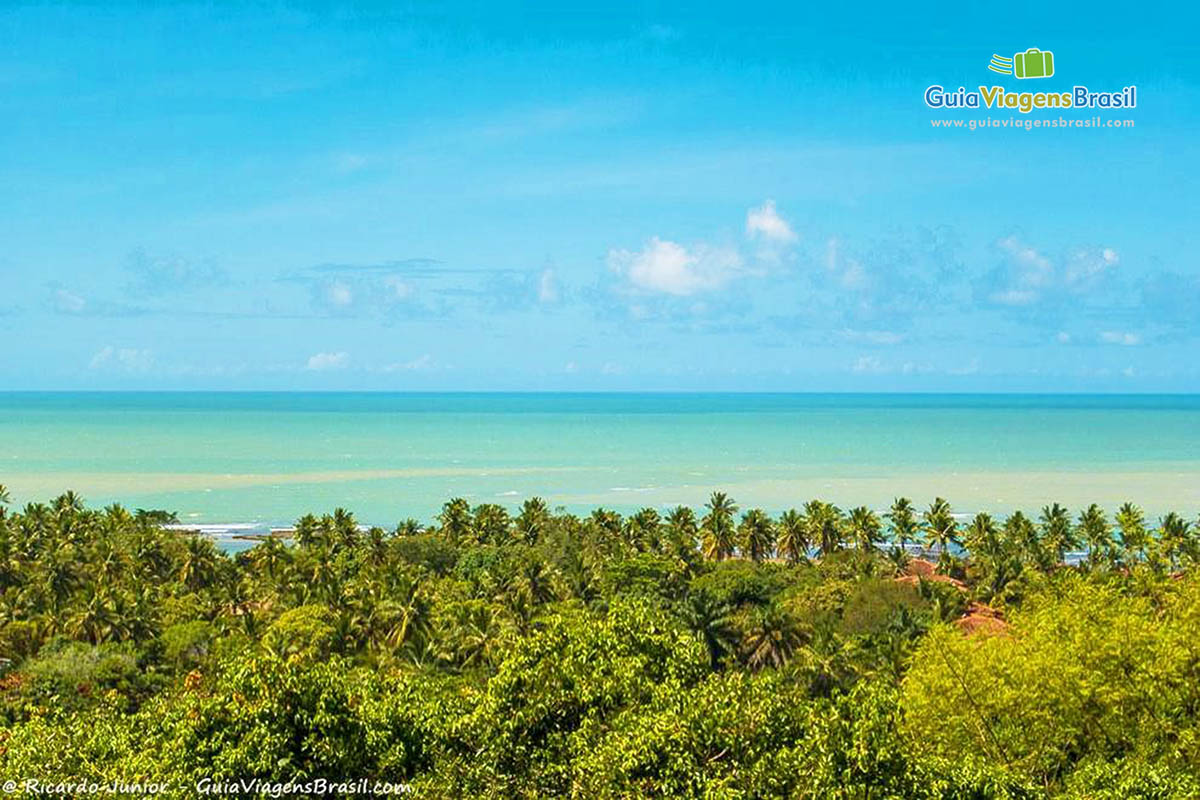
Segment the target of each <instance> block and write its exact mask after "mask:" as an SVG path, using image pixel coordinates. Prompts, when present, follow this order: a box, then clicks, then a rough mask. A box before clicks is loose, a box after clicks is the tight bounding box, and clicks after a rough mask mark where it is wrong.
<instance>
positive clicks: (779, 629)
mask: <svg viewBox="0 0 1200 800" xmlns="http://www.w3.org/2000/svg"><path fill="white" fill-rule="evenodd" d="M804 640H805V634H804V630H803V629H802V628H801V627H800V625H799V624H798V623H797V622H796V621H795V620H794V619H792V618H791V617H790V616H788V615H787V614H785V613H783V612H782V611H780V610H779V609H778V608H776V607H775V606H768V607H766V608H763V609H759V610H757V611H756V612H755V613H754V614H753V616H752V617H751V619H750V628H749V630H747V631H746V635H745V637H744V639H743V641H742V649H743V652H744V653H745V658H746V664H747V666H749V667H750V668H751V669H762V668H764V667H782V666H783V665H784V664H786V663H787V662H788V661H789V660H791V658H792V656H793V655H794V654H795V652H796V651H797V650H798V649H800V647H801V646H802V645H803V644H804Z"/></svg>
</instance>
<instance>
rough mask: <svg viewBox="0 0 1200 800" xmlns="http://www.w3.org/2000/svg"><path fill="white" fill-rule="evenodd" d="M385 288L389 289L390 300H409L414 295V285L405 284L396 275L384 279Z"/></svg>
mask: <svg viewBox="0 0 1200 800" xmlns="http://www.w3.org/2000/svg"><path fill="white" fill-rule="evenodd" d="M383 286H384V288H385V289H387V294H388V299H389V300H407V299H408V298H410V297H412V294H413V287H412V284H411V283H405V282H404V281H402V280H401V279H400V278H397V277H396V276H394V275H389V276H388V277H386V278H384V279H383ZM351 299H353V298H351Z"/></svg>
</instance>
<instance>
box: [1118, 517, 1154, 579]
mask: <svg viewBox="0 0 1200 800" xmlns="http://www.w3.org/2000/svg"><path fill="white" fill-rule="evenodd" d="M1116 520H1117V538H1118V539H1119V540H1120V542H1121V560H1122V561H1124V562H1125V564H1126V565H1128V564H1130V563H1131V562H1133V561H1140V560H1142V559H1144V558H1145V557H1146V545H1147V543H1148V540H1147V534H1146V515H1145V514H1143V513H1142V510H1141V509H1140V508H1138V507H1137V506H1135V505H1134V504H1133V503H1123V504H1122V505H1121V507H1120V508H1118V509H1117V516H1116Z"/></svg>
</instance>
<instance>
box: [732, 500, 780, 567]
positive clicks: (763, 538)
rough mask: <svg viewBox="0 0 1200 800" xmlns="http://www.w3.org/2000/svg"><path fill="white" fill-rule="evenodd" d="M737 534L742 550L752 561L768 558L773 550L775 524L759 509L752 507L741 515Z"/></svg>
mask: <svg viewBox="0 0 1200 800" xmlns="http://www.w3.org/2000/svg"><path fill="white" fill-rule="evenodd" d="M738 535H739V538H740V539H741V545H742V552H743V553H745V554H746V555H748V556H749V557H750V558H751V559H752V560H754V561H762V560H763V559H765V558H770V557H771V555H772V554H773V553H774V552H775V524H774V523H773V522H772V521H771V518H770V517H768V516H767V515H766V513H765V512H763V511H762V510H761V509H758V508H752V509H750V510H749V511H747V512H746V513H745V514H743V515H742V524H741V525H740V526H739V527H738Z"/></svg>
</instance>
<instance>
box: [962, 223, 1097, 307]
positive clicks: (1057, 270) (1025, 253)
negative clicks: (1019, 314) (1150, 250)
mask: <svg viewBox="0 0 1200 800" xmlns="http://www.w3.org/2000/svg"><path fill="white" fill-rule="evenodd" d="M996 247H997V249H998V250H999V251H1000V252H1001V254H1002V256H1003V261H1002V263H1001V264H1000V265H999V266H998V267H997V268H996V269H994V270H993V271H992V272H991V273H990V274H989V275H988V276H987V279H986V280H985V282H984V288H985V296H986V298H987V300H988V301H989V302H991V303H992V304H994V305H1000V306H1012V307H1020V306H1033V305H1036V304H1039V303H1043V302H1045V301H1047V300H1051V299H1061V298H1062V297H1063V296H1064V295H1081V294H1083V293H1084V292H1087V291H1090V290H1092V289H1095V288H1096V287H1097V286H1098V285H1100V283H1101V282H1102V281H1103V279H1104V278H1105V276H1106V275H1108V274H1109V273H1110V272H1111V271H1112V270H1114V269H1115V268H1116V267H1117V265H1118V264H1119V263H1120V261H1121V258H1120V255H1119V254H1118V253H1117V251H1116V250H1114V249H1113V248H1111V247H1078V248H1075V249H1074V250H1072V251H1070V252H1069V253H1067V254H1066V255H1065V256H1063V257H1061V258H1058V259H1052V258H1050V257H1049V256H1047V255H1045V254H1044V253H1042V252H1041V251H1040V250H1038V249H1037V248H1035V247H1033V246H1031V245H1029V244H1028V243H1026V242H1025V241H1023V240H1022V239H1020V238H1019V237H1017V236H1006V237H1004V238H1002V239H1000V240H998V241H997V242H996Z"/></svg>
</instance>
